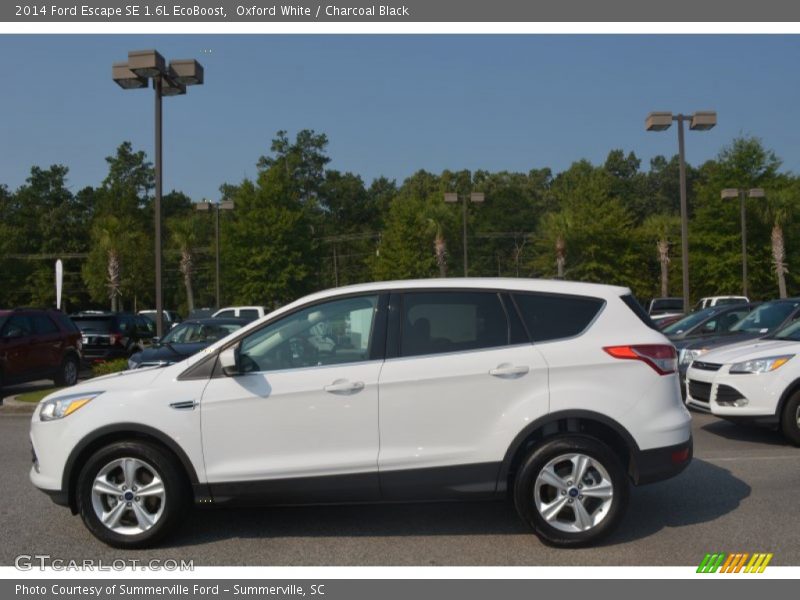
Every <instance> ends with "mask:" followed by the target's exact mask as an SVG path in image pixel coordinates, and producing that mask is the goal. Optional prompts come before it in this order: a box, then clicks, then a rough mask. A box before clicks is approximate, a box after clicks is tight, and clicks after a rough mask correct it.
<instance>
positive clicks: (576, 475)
mask: <svg viewBox="0 0 800 600" xmlns="http://www.w3.org/2000/svg"><path fill="white" fill-rule="evenodd" d="M533 496H534V497H533V501H534V505H535V506H536V510H537V511H538V512H539V514H540V515H541V516H542V518H543V519H544V520H545V521H546V522H547V523H548V524H549V525H550V526H552V527H554V528H555V529H558V530H559V531H564V532H571V533H574V532H584V531H589V530H590V529H593V528H594V527H597V526H598V525H599V524H600V523H601V522H602V521H603V519H605V518H606V517H607V516H608V514H609V512H610V509H611V505H612V503H613V501H614V485H613V482H612V481H611V477H610V476H609V474H608V471H607V470H606V468H605V467H604V466H603V465H602V464H601V463H600V462H599V461H597V460H596V459H594V458H592V457H591V456H588V455H586V454H580V453H571V454H562V455H560V456H557V457H556V458H554V459H553V460H551V461H550V462H548V463H547V464H546V465H545V466H544V468H543V469H542V470H541V471H540V472H539V474H538V475H537V477H536V482H535V483H534V487H533Z"/></svg>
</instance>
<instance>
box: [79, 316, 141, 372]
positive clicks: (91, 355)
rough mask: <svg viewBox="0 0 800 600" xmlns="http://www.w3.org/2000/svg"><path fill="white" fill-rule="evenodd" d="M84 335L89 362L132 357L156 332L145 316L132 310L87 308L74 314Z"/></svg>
mask: <svg viewBox="0 0 800 600" xmlns="http://www.w3.org/2000/svg"><path fill="white" fill-rule="evenodd" d="M72 320H73V322H74V323H75V325H77V326H78V328H79V329H80V330H81V334H82V335H83V340H82V341H83V360H84V362H85V363H87V364H93V363H98V362H105V361H109V360H115V359H118V358H129V357H130V356H131V355H132V354H136V353H137V352H141V351H142V350H143V349H144V347H145V346H146V345H148V344H149V343H150V340H151V339H152V337H153V335H154V333H153V330H152V329H151V326H150V323H149V322H148V320H147V318H146V317H143V316H140V315H135V314H133V313H113V312H102V311H86V312H80V313H76V314H74V315H72Z"/></svg>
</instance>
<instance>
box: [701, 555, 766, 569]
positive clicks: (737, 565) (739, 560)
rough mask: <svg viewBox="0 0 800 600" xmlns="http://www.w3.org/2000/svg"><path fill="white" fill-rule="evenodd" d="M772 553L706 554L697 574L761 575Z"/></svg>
mask: <svg viewBox="0 0 800 600" xmlns="http://www.w3.org/2000/svg"><path fill="white" fill-rule="evenodd" d="M772 556H773V555H772V553H771V552H769V553H766V552H754V553H753V554H749V553H747V552H734V553H731V554H726V553H725V552H714V553H713V554H712V553H708V554H706V555H705V556H704V557H703V560H702V561H701V562H700V566H698V567H697V572H698V573H763V572H764V569H766V568H767V565H768V564H769V562H770V561H771V560H772Z"/></svg>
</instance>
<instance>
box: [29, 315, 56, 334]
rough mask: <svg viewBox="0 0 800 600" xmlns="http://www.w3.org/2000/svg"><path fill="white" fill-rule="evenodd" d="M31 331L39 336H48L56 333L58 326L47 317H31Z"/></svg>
mask: <svg viewBox="0 0 800 600" xmlns="http://www.w3.org/2000/svg"><path fill="white" fill-rule="evenodd" d="M31 320H32V321H33V331H34V332H35V333H38V334H40V335H48V334H51V333H58V332H59V329H58V326H57V325H56V324H55V323H53V321H52V320H51V319H50V317H48V316H47V315H33V316H32V317H31Z"/></svg>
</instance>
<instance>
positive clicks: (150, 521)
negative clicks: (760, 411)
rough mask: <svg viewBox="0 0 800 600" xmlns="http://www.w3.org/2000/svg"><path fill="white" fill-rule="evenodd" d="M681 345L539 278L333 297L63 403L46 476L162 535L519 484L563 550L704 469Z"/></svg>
mask: <svg viewBox="0 0 800 600" xmlns="http://www.w3.org/2000/svg"><path fill="white" fill-rule="evenodd" d="M676 362H677V360H676V353H675V349H674V347H673V346H672V345H671V344H670V343H669V342H668V341H667V339H666V338H665V337H664V336H663V335H662V334H661V333H659V332H658V331H656V330H654V329H653V328H652V323H651V322H650V321H649V319H648V318H647V316H646V315H645V314H644V311H643V310H642V309H641V307H640V306H639V305H638V303H637V302H636V300H635V299H634V298H633V297H632V296H631V295H630V291H629V290H628V289H626V288H621V287H611V286H604V285H592V284H582V283H572V282H564V281H541V280H525V279H461V280H459V279H441V280H435V279H434V280H425V281H403V282H391V283H386V282H383V283H370V284H363V285H356V286H351V287H347V288H340V289H335V290H329V291H325V292H320V293H317V294H313V295H311V296H308V297H306V298H303V299H301V300H298V301H296V302H294V303H292V304H290V305H288V306H284V307H282V308H281V309H280V310H277V311H275V312H273V313H272V314H270V315H267V316H266V317H265V318H264V319H261V320H259V321H257V322H254V323H251V324H250V325H248V326H246V327H244V328H242V329H240V330H239V331H237V332H236V333H234V334H232V335H230V336H229V337H227V338H225V339H223V340H221V341H219V342H217V343H216V344H214V345H213V346H210V347H209V348H208V349H206V350H204V351H202V352H201V353H199V354H197V355H195V356H192V357H191V358H188V359H187V360H185V361H183V362H181V363H177V364H174V365H171V366H168V367H163V368H157V367H156V368H150V369H139V370H136V371H128V372H124V373H120V374H115V375H111V376H108V377H103V378H99V379H93V380H89V381H86V382H85V383H82V384H81V385H79V386H78V387H75V388H70V389H69V390H64V391H60V392H56V393H54V394H51V395H50V396H48V397H47V398H45V399H44V400H43V401H42V402H41V403H40V404H39V406H38V407H37V409H36V411H35V413H34V415H33V418H32V424H31V440H32V443H33V451H34V465H33V467H32V469H31V480H32V481H33V483H34V484H35V485H36V486H37V487H39V488H41V489H42V490H43V491H45V492H47V493H48V494H50V495H51V496H52V497H53V499H54V500H55V501H56V502H57V503H60V504H64V505H67V506H69V507H71V509H72V511H73V513H80V515H81V517H82V518H83V520H84V522H85V524H86V526H87V527H88V528H89V530H90V531H91V532H92V533H93V534H94V535H95V536H97V537H98V538H99V539H101V540H103V541H104V542H107V543H108V544H111V545H113V546H117V547H128V548H129V547H142V546H146V545H150V544H153V543H155V542H156V541H157V540H158V539H160V538H162V536H164V535H165V534H166V533H167V532H168V531H169V530H171V529H172V528H173V526H174V525H175V524H176V523H177V522H178V521H179V520H180V517H181V516H182V515H184V514H185V513H186V510H185V508H186V506H187V505H188V504H189V503H190V502H194V504H197V505H201V506H202V505H232V504H235V503H247V504H260V505H270V504H283V505H285V504H294V503H298V504H310V503H340V502H380V501H388V502H394V501H413V500H420V501H426V500H449V499H491V498H498V499H499V498H503V497H506V496H511V497H513V499H514V502H515V505H516V508H517V511H518V512H519V513H520V515H521V516H522V518H523V519H524V520H525V521H526V522H527V523H528V524H529V525H530V526H531V527H532V528H533V529H534V531H535V532H536V533H537V534H538V535H539V536H540V537H541V538H542V539H543V540H545V541H546V542H548V543H551V544H555V545H560V546H576V545H582V544H587V543H590V542H593V541H595V540H597V539H598V538H600V537H601V536H603V535H605V534H607V533H609V532H610V531H611V530H612V529H613V528H614V527H615V526H616V525H617V524H618V522H619V521H620V519H621V517H622V515H623V513H624V511H625V507H626V503H627V499H628V487H629V481H630V482H633V483H634V484H642V483H649V482H652V481H657V480H660V479H665V478H667V477H671V476H673V475H676V474H677V473H679V472H680V471H681V470H683V469H684V468H685V467H686V466H687V465H688V464H689V461H690V459H691V455H692V439H691V428H690V416H689V413H688V411H687V410H686V408H685V407H684V405H683V403H682V402H681V395H680V392H679V384H678V377H677V375H676V368H677V364H676Z"/></svg>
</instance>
